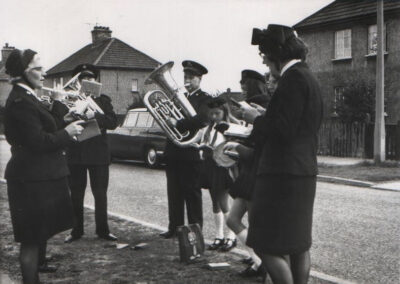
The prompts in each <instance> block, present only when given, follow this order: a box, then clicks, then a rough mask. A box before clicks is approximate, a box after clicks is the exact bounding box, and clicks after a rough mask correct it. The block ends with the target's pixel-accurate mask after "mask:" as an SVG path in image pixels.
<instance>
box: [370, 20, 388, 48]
mask: <svg viewBox="0 0 400 284" xmlns="http://www.w3.org/2000/svg"><path fill="white" fill-rule="evenodd" d="M372 27H375V29H376V31H375V33H376V34H377V33H378V25H377V24H373V25H368V29H367V32H368V35H367V56H375V55H376V54H377V51H378V50H377V49H376V50H375V52H373V51H371V40H370V39H371V38H370V36H371V31H370V29H371V28H372ZM376 40H378V39H377V37H376ZM376 44H378V43H376ZM383 51H384V53H387V28H386V23H384V24H383Z"/></svg>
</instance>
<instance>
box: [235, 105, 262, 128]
mask: <svg viewBox="0 0 400 284" xmlns="http://www.w3.org/2000/svg"><path fill="white" fill-rule="evenodd" d="M240 110H241V112H242V117H243V120H244V121H246V122H247V123H251V124H253V122H254V120H255V119H256V117H257V116H260V115H261V114H260V112H259V111H258V110H257V109H256V108H254V107H246V108H244V107H241V108H240Z"/></svg>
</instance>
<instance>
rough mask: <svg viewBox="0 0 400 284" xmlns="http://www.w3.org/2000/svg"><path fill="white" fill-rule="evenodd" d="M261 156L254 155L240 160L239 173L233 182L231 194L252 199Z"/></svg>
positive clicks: (247, 199) (234, 196)
mask: <svg viewBox="0 0 400 284" xmlns="http://www.w3.org/2000/svg"><path fill="white" fill-rule="evenodd" d="M258 161H259V156H258V155H253V157H252V158H251V159H250V160H247V161H246V160H241V161H240V162H239V175H238V177H237V178H236V180H235V181H234V182H233V185H232V187H231V188H230V190H229V194H230V195H231V196H232V197H233V198H242V199H244V200H246V201H251V198H252V196H253V191H254V185H255V181H256V176H257V175H256V173H257V167H258Z"/></svg>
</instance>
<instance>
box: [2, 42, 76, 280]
mask: <svg viewBox="0 0 400 284" xmlns="http://www.w3.org/2000/svg"><path fill="white" fill-rule="evenodd" d="M6 73H7V74H9V75H10V76H11V80H12V84H13V89H12V91H11V93H10V95H9V97H8V99H7V102H6V107H5V120H4V126H5V136H6V139H7V141H8V143H9V144H10V145H11V159H10V161H9V162H8V164H7V167H6V171H5V178H6V179H7V187H8V199H9V204H10V212H11V221H12V225H13V230H14V238H15V241H16V242H20V243H21V247H20V259H19V260H20V264H21V272H22V277H23V282H24V283H39V277H38V267H39V264H40V263H43V262H44V259H45V253H46V243H47V240H48V239H49V238H51V237H52V236H53V235H55V234H57V233H59V232H62V231H65V230H67V229H69V228H71V227H72V222H73V217H72V205H71V199H70V196H69V191H68V183H67V175H68V174H69V172H68V167H67V162H66V159H65V152H64V151H63V149H64V148H65V147H66V146H67V145H68V144H69V143H70V141H71V137H74V136H75V135H77V134H79V133H80V132H81V131H82V129H83V128H82V126H80V125H79V124H80V123H81V121H76V122H73V123H71V124H70V125H68V126H67V127H65V128H64V129H59V127H57V125H59V124H57V121H56V120H55V118H54V117H53V115H52V113H51V112H50V111H49V109H48V108H47V107H46V106H44V104H42V102H41V101H40V99H39V98H38V96H37V95H36V93H35V89H40V88H41V87H42V85H43V75H44V71H43V67H42V65H41V63H40V58H39V56H38V54H37V53H36V52H35V51H33V50H30V49H27V50H18V49H16V50H14V51H13V52H12V53H11V54H10V56H9V58H8V59H7V62H6Z"/></svg>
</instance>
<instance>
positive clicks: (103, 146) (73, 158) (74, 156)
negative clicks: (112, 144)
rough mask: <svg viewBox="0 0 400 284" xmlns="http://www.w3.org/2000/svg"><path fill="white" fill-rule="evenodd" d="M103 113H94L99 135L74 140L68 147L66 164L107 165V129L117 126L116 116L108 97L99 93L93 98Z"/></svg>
mask: <svg viewBox="0 0 400 284" xmlns="http://www.w3.org/2000/svg"><path fill="white" fill-rule="evenodd" d="M94 101H95V102H96V103H97V105H98V106H99V107H100V108H101V109H102V110H103V112H104V114H99V113H96V114H95V119H96V120H97V123H98V124H99V128H100V129H101V135H98V136H95V137H93V138H90V139H88V140H85V141H82V142H74V143H73V144H72V145H71V146H70V147H69V148H68V151H67V152H68V155H67V156H68V164H70V165H74V164H79V165H108V164H110V160H111V159H110V152H109V150H108V141H107V129H115V128H116V127H117V125H118V124H117V116H116V114H115V112H114V110H113V106H112V104H111V99H110V97H108V96H106V95H101V96H99V97H97V98H94Z"/></svg>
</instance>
